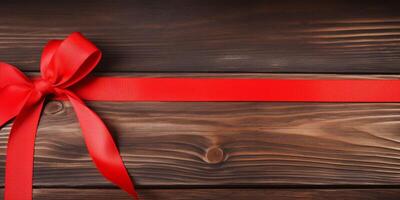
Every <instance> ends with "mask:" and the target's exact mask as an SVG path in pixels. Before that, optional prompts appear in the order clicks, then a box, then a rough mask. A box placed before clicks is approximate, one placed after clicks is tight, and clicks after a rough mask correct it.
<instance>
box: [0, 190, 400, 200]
mask: <svg viewBox="0 0 400 200" xmlns="http://www.w3.org/2000/svg"><path fill="white" fill-rule="evenodd" d="M138 192H139V197H140V199H143V200H159V199H162V200H193V199H202V200H215V199H231V200H248V199H270V200H275V199H280V200H293V199H296V200H310V199H312V200H337V199H340V200H382V199H384V200H398V198H399V197H400V190H398V189H370V190H365V189H192V190H190V191H189V190H186V189H167V190H165V189H140V190H139V191H138ZM2 196H3V190H0V197H2ZM37 199H40V200H47V199H52V200H71V199H86V200H92V199H93V200H109V199H113V200H129V199H131V198H130V197H129V196H128V195H126V194H125V193H124V192H123V191H121V190H116V189H34V190H33V200H37Z"/></svg>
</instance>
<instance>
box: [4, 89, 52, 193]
mask: <svg viewBox="0 0 400 200" xmlns="http://www.w3.org/2000/svg"><path fill="white" fill-rule="evenodd" d="M38 98H39V99H38ZM43 103H44V98H41V99H40V97H39V96H38V94H37V93H36V92H31V93H30V94H29V95H28V96H27V101H25V103H24V105H23V106H22V109H21V110H20V112H19V114H18V115H17V117H16V118H15V120H14V124H13V125H12V128H11V131H10V136H9V138H8V145H7V157H6V172H5V192H4V193H5V194H4V199H5V200H31V199H32V177H33V156H34V146H35V138H36V132H37V127H38V124H39V118H40V114H41V111H42V108H43ZM4 119H5V118H4Z"/></svg>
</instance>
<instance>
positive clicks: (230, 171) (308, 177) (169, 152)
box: [0, 102, 400, 187]
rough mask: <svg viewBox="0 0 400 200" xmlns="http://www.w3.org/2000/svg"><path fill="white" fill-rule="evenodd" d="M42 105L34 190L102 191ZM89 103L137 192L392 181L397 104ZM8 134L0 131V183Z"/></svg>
mask: <svg viewBox="0 0 400 200" xmlns="http://www.w3.org/2000/svg"><path fill="white" fill-rule="evenodd" d="M49 104H50V105H47V108H46V110H45V112H44V116H43V117H42V120H41V123H40V127H39V132H38V139H37V143H36V154H35V155H36V156H35V171H34V174H35V175H34V176H35V179H34V184H35V186H37V187H81V186H84V187H87V186H90V187H97V186H102V187H110V186H111V184H110V183H108V182H107V181H105V180H104V179H103V178H102V177H101V176H100V174H99V173H98V172H97V171H96V169H95V168H94V166H93V165H92V162H91V161H90V158H89V157H88V154H87V151H86V149H85V146H84V144H83V141H82V137H81V135H80V130H79V128H78V124H77V123H76V120H75V117H74V113H73V111H72V109H71V107H70V105H69V104H68V103H66V102H62V105H63V106H62V107H63V108H62V109H55V107H57V106H55V105H51V104H60V102H57V103H55V102H50V103H49ZM89 105H90V107H92V108H93V109H94V110H95V111H96V112H98V113H99V114H100V116H101V117H102V118H103V119H104V121H105V122H106V124H107V125H108V127H109V128H110V130H111V131H112V132H113V133H114V138H115V140H116V141H117V143H118V145H119V147H120V150H121V154H122V157H123V159H124V161H125V163H126V166H127V168H128V169H129V172H130V174H131V175H132V176H133V177H134V178H135V181H136V183H137V185H139V186H140V187H153V186H161V187H187V186H195V187H197V186H211V187H215V186H217V187H220V186H221V187H227V186H269V185H271V186H272V185H273V186H283V187H285V186H295V185H320V186H326V185H350V186H351V185H364V186H368V185H369V186H371V185H376V186H387V185H392V186H396V185H399V183H400V152H399V147H400V144H399V139H400V135H399V132H398V130H399V128H400V124H399V123H398V121H399V118H400V116H399V115H398V112H399V111H400V109H399V107H400V103H385V104H382V103H346V104H338V103H337V104H335V103H253V102H241V103H232V102H231V103H229V102H222V103H213V102H203V103H183V102H179V103H166V102H146V103H138V102H137V103H107V102H101V103H100V102H97V103H90V104H89ZM55 110H56V111H57V110H58V111H57V112H55ZM9 130H10V127H9V126H7V127H5V128H3V129H2V131H1V138H0V144H1V146H0V150H1V152H0V155H1V156H0V160H1V163H0V166H1V168H2V169H0V180H1V181H3V176H4V174H3V171H4V170H3V168H4V159H5V157H4V153H5V145H6V138H7V135H8V132H9ZM1 184H3V183H2V182H1Z"/></svg>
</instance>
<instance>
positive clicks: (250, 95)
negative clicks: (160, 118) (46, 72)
mask: <svg viewBox="0 0 400 200" xmlns="http://www.w3.org/2000/svg"><path fill="white" fill-rule="evenodd" d="M399 88H400V80H376V79H374V80H358V79H357V80H297V79H296V80H294V79H290V80H288V79H239V78H235V79H232V78H133V77H91V78H88V79H87V80H86V81H83V82H81V83H80V84H78V85H77V86H76V87H74V88H72V90H73V91H74V92H76V93H77V94H78V96H80V97H81V98H82V99H85V100H91V101H285V102H400V90H399Z"/></svg>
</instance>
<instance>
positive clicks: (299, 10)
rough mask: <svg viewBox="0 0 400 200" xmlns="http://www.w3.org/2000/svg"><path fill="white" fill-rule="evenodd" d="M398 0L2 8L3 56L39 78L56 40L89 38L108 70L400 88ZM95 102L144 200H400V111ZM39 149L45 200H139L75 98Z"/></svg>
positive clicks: (47, 128)
mask: <svg viewBox="0 0 400 200" xmlns="http://www.w3.org/2000/svg"><path fill="white" fill-rule="evenodd" d="M398 2H399V1H379V0H376V1H367V0H364V1H361V0H360V1H356V0H347V1H345V0H325V1H323V0H320V1H311V0H304V1H295V0H279V1H277V0H274V1H272V0H271V1H255V0H251V1H249V0H247V1H245V0H242V1H240V0H230V1H228V0H218V1H211V0H210V1H208V0H185V1H178V0H171V1H167V0H164V1H161V0H156V1H135V0H124V1H123V0H119V1H118V0H114V1H106V0H97V1H94V0H93V1H88V0H80V1H73V0H69V1H50V0H37V1H27V2H22V1H2V2H1V4H0V60H2V61H6V62H9V63H11V64H14V65H16V66H18V67H19V68H20V69H22V70H23V71H25V72H37V71H38V69H39V58H40V56H39V55H40V52H41V49H42V48H43V45H44V44H45V43H46V42H47V41H48V40H50V39H61V38H63V37H65V36H66V35H68V34H69V33H70V32H73V31H80V32H82V33H83V34H84V35H86V36H87V37H88V38H89V39H91V40H92V41H94V42H95V43H96V44H97V45H98V46H99V47H100V48H101V50H102V51H103V54H104V58H103V60H102V62H101V64H100V65H99V66H98V68H97V69H96V73H98V74H99V73H107V74H109V75H118V76H120V75H123V76H157V77H177V76H179V77H181V76H190V77H255V78H269V77H274V78H307V79H309V78H310V79H313V78H333V79H336V78H339V79H341V78H357V79H387V78H395V79H398V78H400V76H398V75H396V74H398V73H399V72H400V2H399V3H398ZM89 106H90V107H92V108H93V109H94V110H95V111H96V112H98V113H99V114H100V115H101V117H102V118H103V119H104V121H105V122H106V124H107V125H108V126H109V128H110V129H111V131H112V132H113V134H114V138H115V139H116V141H117V143H118V145H119V147H120V150H121V154H122V156H123V159H124V161H125V163H126V165H127V168H128V170H129V172H130V174H131V176H132V177H134V180H135V182H136V184H137V186H138V188H139V193H140V196H141V197H142V199H145V200H154V199H163V200H168V199H171V200H172V199H178V200H191V199H232V200H245V199H277V200H280V199H285V200H286V199H301V200H303V199H304V200H305V199H318V200H319V199H321V200H322V199H345V200H346V199H363V200H364V199H374V200H375V199H376V200H377V199H389V200H390V199H393V200H394V199H400V133H399V130H400V123H399V120H400V115H399V113H400V103H273V102H269V103H255V102H236V103H234V102H222V103H221V102H219V103H215V102H202V103H188V102H186V103H185V102H175V103H168V102H140V103H139V102H136V103H134V102H131V103H115V102H97V103H94V102H90V103H89ZM9 130H10V126H9V125H8V126H6V127H4V128H3V129H2V130H1V131H0V168H1V169H0V186H1V187H4V182H3V178H4V164H5V163H4V160H5V148H6V142H7V136H8V132H9ZM36 144H37V145H36V154H35V171H34V188H35V189H34V199H60V200H61V199H104V200H105V199H116V200H123V199H129V196H127V195H126V194H125V193H124V192H122V191H120V190H118V189H117V188H115V187H114V186H113V185H111V184H110V183H108V182H107V181H105V180H104V179H103V178H102V176H101V175H100V174H99V173H98V172H97V170H96V169H95V168H94V166H93V164H92V162H91V160H90V158H89V157H88V153H87V151H86V148H85V146H84V144H83V140H82V137H81V134H80V129H79V128H78V124H77V122H76V120H75V117H74V113H73V112H72V109H71V106H70V105H69V103H68V102H58V101H52V102H49V103H48V104H47V106H46V108H45V111H44V113H43V117H42V120H41V122H40V127H39V132H38V139H37V143H36ZM1 192H2V190H0V193H1Z"/></svg>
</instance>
